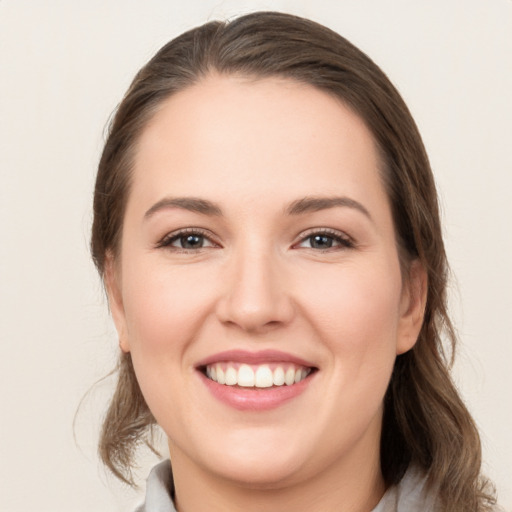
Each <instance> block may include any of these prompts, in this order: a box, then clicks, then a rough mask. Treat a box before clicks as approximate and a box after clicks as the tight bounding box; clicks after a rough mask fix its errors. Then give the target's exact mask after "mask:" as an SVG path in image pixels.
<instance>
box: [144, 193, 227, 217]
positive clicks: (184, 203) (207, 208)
mask: <svg viewBox="0 0 512 512" xmlns="http://www.w3.org/2000/svg"><path fill="white" fill-rule="evenodd" d="M168 208H181V209H182V210H188V211H191V212H196V213H201V214H202V215H212V216H221V215H222V210H221V209H220V207H219V206H217V205H216V204H215V203H212V202H211V201H208V200H206V199H200V198H197V197H165V198H164V199H162V200H160V201H158V202H157V203H155V204H154V205H153V206H152V207H151V208H150V209H149V210H148V211H147V212H146V213H145V214H144V218H145V219H148V218H149V217H151V216H153V215H154V214H155V213H156V212H158V211H160V210H166V209H168Z"/></svg>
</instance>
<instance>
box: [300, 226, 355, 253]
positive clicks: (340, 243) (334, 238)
mask: <svg viewBox="0 0 512 512" xmlns="http://www.w3.org/2000/svg"><path fill="white" fill-rule="evenodd" d="M301 238H302V239H301V241H300V242H299V243H298V244H297V245H296V247H303V248H306V249H317V250H320V251H322V250H323V251H326V250H330V249H348V248H352V247H354V243H353V241H352V240H351V239H350V238H349V237H347V236H346V235H344V234H342V233H340V232H338V231H331V230H321V231H314V232H309V233H307V234H306V235H302V237H301Z"/></svg>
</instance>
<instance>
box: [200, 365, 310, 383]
mask: <svg viewBox="0 0 512 512" xmlns="http://www.w3.org/2000/svg"><path fill="white" fill-rule="evenodd" d="M199 370H200V371H201V372H202V373H203V375H205V376H206V377H207V378H208V379H210V380H212V381H213V382H216V383H218V384H222V385H224V386H237V387H240V388H254V389H267V388H272V387H280V386H292V385H294V384H298V383H299V382H301V381H303V380H304V379H306V378H307V377H308V376H309V375H310V374H311V373H313V372H314V371H315V370H316V368H313V367H308V366H303V365H298V364H295V363H274V362H268V363H263V364H247V363H239V362H236V361H223V362H218V363H212V364H208V365H204V366H202V367H200V368H199Z"/></svg>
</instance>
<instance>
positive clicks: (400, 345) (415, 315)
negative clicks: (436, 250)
mask: <svg viewBox="0 0 512 512" xmlns="http://www.w3.org/2000/svg"><path fill="white" fill-rule="evenodd" d="M427 291H428V278H427V272H426V270H425V268H424V267H423V265H422V263H421V262H420V261H419V260H417V259H416V260H414V261H412V262H411V264H410V267H409V272H408V275H407V276H406V278H405V282H404V285H403V291H402V300H401V316H400V324H399V329H398V337H397V346H396V353H397V355H399V354H403V353H405V352H407V351H408V350H410V349H411V348H412V347H414V345H415V343H416V341H417V339H418V336H419V334H420V331H421V327H422V325H423V318H424V316H425V306H426V303H427Z"/></svg>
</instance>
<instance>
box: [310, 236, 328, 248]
mask: <svg viewBox="0 0 512 512" xmlns="http://www.w3.org/2000/svg"><path fill="white" fill-rule="evenodd" d="M311 238H312V240H311V242H312V243H311V246H312V247H314V248H316V249H328V248H330V247H332V238H331V237H328V236H325V235H315V236H313V237H311Z"/></svg>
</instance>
